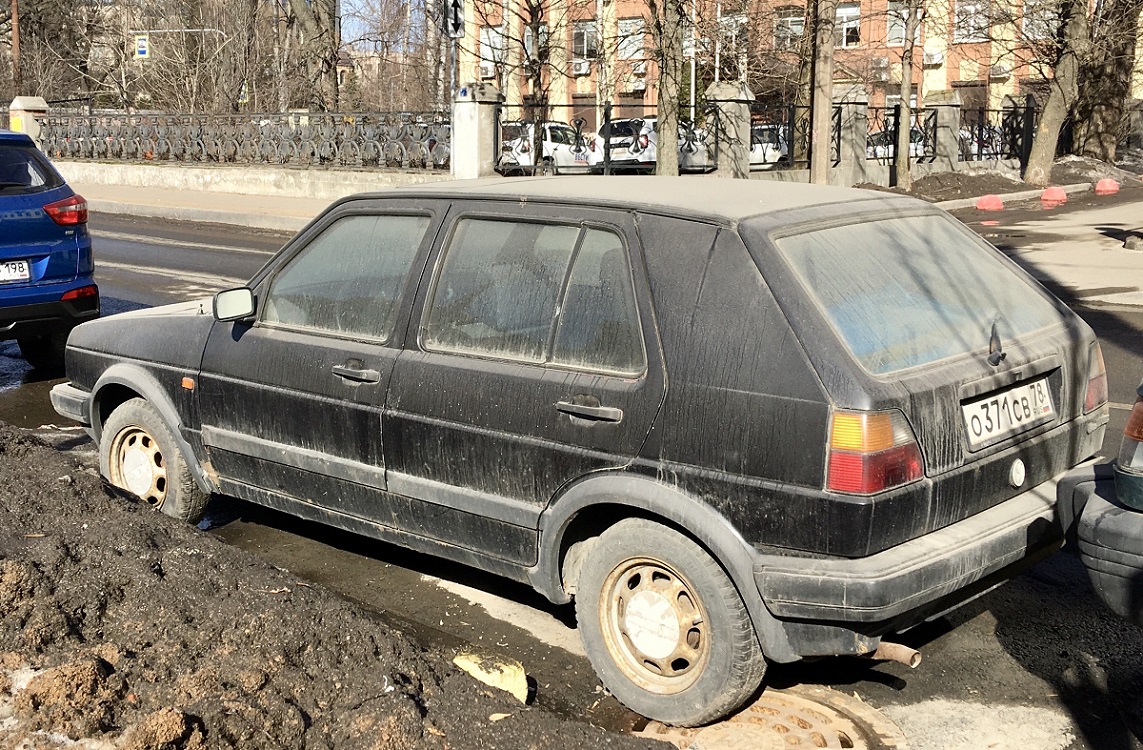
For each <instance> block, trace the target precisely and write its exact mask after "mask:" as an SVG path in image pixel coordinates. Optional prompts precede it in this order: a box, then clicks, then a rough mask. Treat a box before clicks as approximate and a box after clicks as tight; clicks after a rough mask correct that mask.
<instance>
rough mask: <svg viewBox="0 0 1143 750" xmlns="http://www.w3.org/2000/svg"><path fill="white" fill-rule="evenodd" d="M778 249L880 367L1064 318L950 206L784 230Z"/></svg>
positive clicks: (869, 366)
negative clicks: (943, 211)
mask: <svg viewBox="0 0 1143 750" xmlns="http://www.w3.org/2000/svg"><path fill="white" fill-rule="evenodd" d="M776 244H777V246H778V250H779V251H780V252H781V254H782V256H783V257H784V258H785V259H786V261H787V262H788V263H789V264H790V266H791V267H793V269H794V271H795V272H796V273H797V275H798V276H799V277H800V279H801V281H802V288H803V289H804V291H805V293H806V294H807V295H809V297H810V298H812V299H813V300H814V301H815V302H816V303H817V305H818V306H819V308H820V309H821V310H822V311H823V313H824V315H825V317H826V319H827V320H828V321H829V322H830V323H831V325H832V326H833V328H834V330H836V331H837V333H838V335H839V337H840V338H841V340H842V341H843V342H844V343H845V345H846V347H848V349H849V350H850V352H851V353H852V354H853V356H854V357H855V358H856V359H857V360H858V361H859V362H860V363H861V364H862V366H863V367H864V368H865V369H866V370H867V371H869V372H871V373H873V374H875V375H884V374H888V373H892V372H896V371H898V370H903V369H907V368H910V367H917V366H920V365H925V364H929V363H931V362H936V361H939V360H942V359H946V358H949V357H954V356H957V355H961V354H966V353H968V352H974V351H979V350H981V349H984V350H987V349H988V342H989V336H990V333H991V330H992V326H993V324H995V325H996V327H997V330H998V332H999V335H1000V337H1001V339H1002V340H1004V341H1008V340H1011V339H1013V338H1019V337H1020V336H1023V335H1025V334H1029V333H1032V332H1033V331H1036V330H1039V329H1041V328H1044V327H1046V326H1049V325H1056V324H1059V323H1060V322H1062V321H1063V317H1062V315H1061V313H1060V311H1059V310H1057V308H1056V306H1055V305H1054V304H1052V302H1050V301H1049V300H1048V298H1047V297H1046V296H1045V295H1044V294H1042V293H1041V292H1040V291H1039V290H1037V289H1036V288H1034V287H1033V286H1032V285H1031V284H1029V283H1028V282H1027V281H1026V280H1025V279H1023V278H1021V277H1020V276H1019V275H1017V274H1016V273H1015V272H1014V271H1013V270H1012V269H1011V268H1010V267H1008V265H1007V264H1006V263H1004V262H1003V260H1002V259H1001V258H999V257H997V253H996V251H995V250H993V249H992V248H990V247H988V246H987V245H985V244H984V243H983V241H982V240H980V239H979V238H977V237H975V236H974V235H972V234H971V233H970V232H969V230H967V229H965V228H963V227H961V226H959V225H958V224H957V223H956V222H954V221H952V220H951V219H948V218H945V217H944V216H933V215H928V216H912V217H905V218H895V219H881V220H877V221H869V222H865V223H861V224H849V225H846V226H840V227H832V228H829V229H820V230H813V231H809V232H804V233H802V234H795V235H791V236H788V237H782V238H780V239H778V240H777V242H776Z"/></svg>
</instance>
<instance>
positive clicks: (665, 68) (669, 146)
mask: <svg viewBox="0 0 1143 750" xmlns="http://www.w3.org/2000/svg"><path fill="white" fill-rule="evenodd" d="M647 6H648V10H650V12H651V29H652V36H653V37H654V40H655V52H656V55H657V58H658V63H659V100H658V120H659V133H658V156H657V158H656V165H655V173H656V174H661V175H677V174H678V173H679V149H678V140H679V135H678V133H679V87H680V86H681V85H682V80H683V79H682V72H683V23H684V19H685V18H686V7H685V5H682V4H680V3H679V2H677V1H676V0H666V2H662V0H648V2H647Z"/></svg>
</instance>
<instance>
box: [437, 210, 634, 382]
mask: <svg viewBox="0 0 1143 750" xmlns="http://www.w3.org/2000/svg"><path fill="white" fill-rule="evenodd" d="M422 343H423V344H424V346H425V348H426V349H428V350H433V351H450V352H456V353H463V354H473V355H479V356H489V357H495V358H500V359H511V360H516V361H521V362H527V363H532V364H553V365H560V366H564V367H570V368H575V369H585V370H592V371H602V372H609V373H622V374H637V373H640V372H642V371H643V370H644V369H645V366H646V354H645V352H644V348H643V337H642V331H641V329H640V323H639V314H638V310H637V307H636V302H635V291H634V281H633V279H632V276H631V267H630V264H629V262H628V259H627V251H626V248H625V246H624V244H623V240H622V239H621V238H620V237H619V235H617V234H615V233H614V232H611V231H607V230H604V229H597V228H591V227H589V228H582V227H580V226H578V225H560V224H545V223H533V222H514V221H494V220H485V219H462V220H461V221H459V222H458V223H457V227H456V230H455V231H454V233H453V236H452V238H451V241H450V242H449V245H448V247H447V248H446V250H445V254H444V258H443V260H442V263H441V266H440V272H439V275H438V278H437V282H436V286H435V288H434V290H433V295H432V300H431V302H430V305H429V310H428V315H427V319H426V322H425V325H424V330H423V333H422Z"/></svg>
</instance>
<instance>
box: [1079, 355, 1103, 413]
mask: <svg viewBox="0 0 1143 750" xmlns="http://www.w3.org/2000/svg"><path fill="white" fill-rule="evenodd" d="M1087 361H1088V372H1087V394H1086V395H1085V396H1084V399H1083V411H1084V414H1087V413H1088V412H1090V411H1095V410H1096V409H1098V408H1099V407H1101V406H1103V405H1104V404H1106V403H1107V368H1106V367H1105V366H1104V364H1103V349H1102V348H1101V347H1100V345H1099V342H1098V341H1093V342H1092V344H1091V349H1089V350H1088V360H1087Z"/></svg>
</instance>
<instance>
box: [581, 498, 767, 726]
mask: <svg viewBox="0 0 1143 750" xmlns="http://www.w3.org/2000/svg"><path fill="white" fill-rule="evenodd" d="M575 607H576V620H577V621H578V624H579V631H580V637H581V638H582V639H583V643H584V648H585V650H586V651H587V655H588V658H589V659H591V663H592V665H593V666H594V667H595V670H596V672H597V673H598V674H599V676H600V678H601V679H602V680H603V684H604V685H605V686H606V687H607V688H608V689H609V690H610V691H611V692H612V694H613V695H614V696H615V697H616V698H618V699H619V700H620V701H622V702H623V703H624V704H626V705H627V706H628V707H629V708H631V709H632V710H634V711H636V712H638V713H640V714H643V715H644V716H647V717H649V718H652V719H656V720H658V721H662V722H665V723H667V724H675V725H679V726H697V725H700V724H705V723H708V722H710V721H713V720H715V719H718V718H721V717H722V716H725V715H726V714H727V713H729V712H731V711H733V710H734V709H736V708H738V707H739V706H741V705H742V703H743V702H745V701H746V699H747V698H749V697H750V696H751V695H752V694H753V693H754V691H755V690H756V689H757V688H758V686H759V685H760V684H761V682H762V677H763V675H764V674H765V672H766V660H765V657H764V656H763V654H762V649H761V647H760V646H759V644H758V638H757V636H756V635H755V633H754V628H753V626H752V625H751V623H750V617H749V615H748V613H747V611H746V606H745V605H744V604H743V603H742V598H741V597H740V596H739V595H738V591H737V590H736V589H735V587H734V584H733V583H732V582H731V581H730V579H729V577H727V575H726V573H725V571H723V569H722V567H721V566H720V565H719V564H718V563H717V562H716V561H715V560H714V559H713V558H711V556H710V555H708V554H707V553H706V552H705V551H704V550H703V549H702V548H701V547H700V546H699V545H698V544H696V543H695V542H694V541H692V540H691V539H689V538H687V537H685V536H683V535H682V534H679V533H678V532H676V531H673V530H672V529H669V528H667V527H666V526H663V525H662V524H658V523H655V522H653V521H648V520H645V519H641V518H633V519H628V520H625V521H621V522H619V523H617V524H615V525H614V526H612V527H611V528H610V529H608V530H607V531H605V532H604V533H603V534H602V535H601V536H600V537H599V540H598V542H597V543H596V544H595V546H593V547H592V548H591V550H590V552H589V553H588V556H587V559H586V560H585V561H584V563H583V568H582V570H581V572H580V576H579V582H578V585H577V588H576V599H575Z"/></svg>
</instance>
